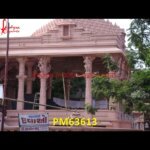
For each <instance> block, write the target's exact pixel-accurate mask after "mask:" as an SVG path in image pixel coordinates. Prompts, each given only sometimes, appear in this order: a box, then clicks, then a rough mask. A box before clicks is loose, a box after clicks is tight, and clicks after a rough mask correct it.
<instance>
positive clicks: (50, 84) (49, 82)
mask: <svg viewBox="0 0 150 150" xmlns="http://www.w3.org/2000/svg"><path fill="white" fill-rule="evenodd" d="M52 80H53V78H52V77H50V79H49V80H48V86H49V87H48V91H47V98H48V99H51V98H52Z"/></svg>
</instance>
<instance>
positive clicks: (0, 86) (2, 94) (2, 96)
mask: <svg viewBox="0 0 150 150" xmlns="http://www.w3.org/2000/svg"><path fill="white" fill-rule="evenodd" d="M0 99H4V92H3V84H0Z"/></svg>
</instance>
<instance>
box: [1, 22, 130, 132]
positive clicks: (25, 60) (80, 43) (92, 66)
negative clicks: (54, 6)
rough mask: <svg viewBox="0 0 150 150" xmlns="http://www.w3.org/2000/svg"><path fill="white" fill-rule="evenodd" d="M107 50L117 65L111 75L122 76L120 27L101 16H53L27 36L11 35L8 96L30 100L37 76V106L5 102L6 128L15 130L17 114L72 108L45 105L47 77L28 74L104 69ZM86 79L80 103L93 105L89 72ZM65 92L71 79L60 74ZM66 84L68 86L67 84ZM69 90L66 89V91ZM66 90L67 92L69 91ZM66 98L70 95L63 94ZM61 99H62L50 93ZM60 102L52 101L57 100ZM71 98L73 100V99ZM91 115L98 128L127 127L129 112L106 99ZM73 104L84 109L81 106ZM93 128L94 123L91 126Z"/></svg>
mask: <svg viewBox="0 0 150 150" xmlns="http://www.w3.org/2000/svg"><path fill="white" fill-rule="evenodd" d="M6 46H7V39H6V38H1V39H0V81H2V83H3V80H4V70H5V69H4V68H5V55H6ZM106 54H109V55H111V57H112V59H113V60H115V62H117V64H118V67H119V68H120V69H119V71H118V72H117V75H116V78H118V79H127V78H128V77H129V75H130V69H129V68H128V65H127V60H126V57H125V31H124V30H123V29H121V28H120V27H118V26H117V25H113V24H112V23H111V22H109V21H105V20H104V19H53V20H51V21H50V22H49V23H48V24H47V25H44V26H43V27H41V28H40V29H38V30H36V31H35V32H34V33H33V34H32V35H31V36H30V37H15V38H10V42H9V64H8V86H7V97H8V98H12V99H17V100H26V101H30V102H33V101H34V98H33V97H34V96H33V95H35V93H34V92H33V84H34V82H35V80H36V78H38V80H39V87H38V88H39V103H40V104H43V106H42V105H40V106H39V107H38V109H33V107H32V106H31V107H28V106H25V105H27V104H25V103H22V102H9V103H8V108H7V116H6V118H5V130H8V131H9V130H14V131H15V130H18V114H19V113H21V114H32V113H33V114H35V113H37V114H38V113H43V112H47V113H48V114H49V119H50V120H51V119H52V118H53V117H62V118H65V117H68V116H70V115H71V113H73V111H67V109H66V110H65V109H47V107H46V106H45V105H46V104H48V103H49V102H48V101H52V98H51V95H52V78H48V77H47V76H39V77H37V76H36V77H35V76H33V72H34V71H35V70H38V73H39V74H48V73H51V72H53V73H58V72H74V73H75V72H82V73H93V72H99V73H104V72H105V67H104V66H103V63H102V57H103V56H104V55H106ZM84 79H85V92H84V93H85V95H84V101H83V103H84V104H90V105H92V103H93V99H92V91H91V88H92V87H91V83H92V79H91V78H86V77H85V78H84ZM65 80H66V82H65V84H66V86H65V88H66V89H65V91H66V95H67V93H69V92H70V88H69V87H70V79H69V78H68V79H65ZM67 87H68V88H67ZM68 95H69V94H68ZM68 95H67V97H69V96H68ZM68 99H69V98H68ZM53 100H55V102H56V103H57V102H59V103H60V105H61V104H62V103H64V99H60V98H54V99H53ZM59 103H57V104H58V105H59ZM75 103H78V101H76V102H75ZM109 103H110V104H109V106H113V109H112V107H106V108H100V107H99V109H98V111H97V112H96V114H95V115H94V117H96V118H97V120H98V125H99V127H100V126H103V127H101V128H102V129H103V128H104V129H132V128H133V120H132V119H133V118H132V117H131V116H128V115H125V114H124V113H123V109H122V105H121V104H119V103H113V101H110V102H109ZM74 109H76V111H78V113H80V115H85V114H86V113H85V110H84V109H78V108H76V107H75V105H74ZM95 128H96V127H95ZM50 130H51V126H50Z"/></svg>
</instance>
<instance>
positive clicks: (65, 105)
mask: <svg viewBox="0 0 150 150" xmlns="http://www.w3.org/2000/svg"><path fill="white" fill-rule="evenodd" d="M62 80H63V88H64V100H65V108H67V98H66V88H65V79H64V73H62Z"/></svg>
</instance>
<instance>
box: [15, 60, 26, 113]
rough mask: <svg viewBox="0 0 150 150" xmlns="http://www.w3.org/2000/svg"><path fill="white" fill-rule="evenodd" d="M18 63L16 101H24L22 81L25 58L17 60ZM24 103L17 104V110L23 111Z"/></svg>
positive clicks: (24, 76)
mask: <svg viewBox="0 0 150 150" xmlns="http://www.w3.org/2000/svg"><path fill="white" fill-rule="evenodd" d="M17 60H18V62H19V75H17V78H18V98H17V99H18V100H24V81H25V78H26V75H25V62H26V58H17ZM23 108H24V103H22V102H17V110H23Z"/></svg>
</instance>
